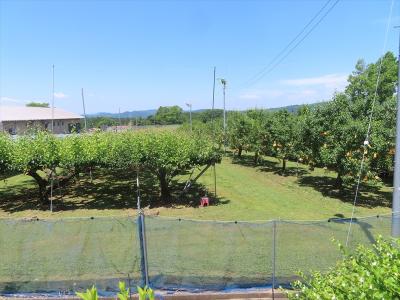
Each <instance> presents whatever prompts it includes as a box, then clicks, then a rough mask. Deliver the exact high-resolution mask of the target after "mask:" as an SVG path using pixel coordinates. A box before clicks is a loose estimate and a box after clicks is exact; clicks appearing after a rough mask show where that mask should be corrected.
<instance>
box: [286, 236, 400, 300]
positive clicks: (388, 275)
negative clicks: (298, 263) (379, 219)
mask: <svg viewBox="0 0 400 300" xmlns="http://www.w3.org/2000/svg"><path fill="white" fill-rule="evenodd" d="M340 247H341V249H342V251H343V252H344V254H345V259H344V260H343V261H341V262H340V263H338V264H337V265H336V267H334V268H333V269H332V270H330V272H328V273H327V274H321V273H319V272H316V273H314V274H313V275H312V276H311V278H309V279H306V278H305V277H304V276H303V279H304V282H300V281H297V282H295V283H294V284H293V287H294V288H295V289H296V290H297V291H298V292H295V293H289V294H288V296H289V299H308V300H310V299H311V300H312V299H329V300H332V299H335V300H341V299H368V300H370V299H384V300H395V299H400V240H391V241H385V240H383V239H381V238H379V239H378V241H377V242H376V244H375V245H374V246H373V248H368V247H365V246H359V247H358V248H357V249H356V251H355V252H354V253H353V254H348V253H346V251H345V250H344V248H343V247H342V246H340Z"/></svg>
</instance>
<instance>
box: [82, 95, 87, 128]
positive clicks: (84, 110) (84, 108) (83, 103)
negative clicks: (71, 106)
mask: <svg viewBox="0 0 400 300" xmlns="http://www.w3.org/2000/svg"><path fill="white" fill-rule="evenodd" d="M82 105H83V116H84V117H85V131H87V120H86V107H85V97H84V96H83V88H82Z"/></svg>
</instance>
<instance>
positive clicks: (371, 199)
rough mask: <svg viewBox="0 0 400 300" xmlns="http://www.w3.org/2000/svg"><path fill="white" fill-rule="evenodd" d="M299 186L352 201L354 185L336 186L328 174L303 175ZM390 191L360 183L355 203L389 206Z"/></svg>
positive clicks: (365, 205) (327, 195) (369, 205)
mask: <svg viewBox="0 0 400 300" xmlns="http://www.w3.org/2000/svg"><path fill="white" fill-rule="evenodd" d="M298 184H299V185H300V186H307V187H312V188H314V189H315V190H316V191H318V192H320V193H321V194H322V195H323V196H326V197H331V198H336V199H339V200H341V201H343V202H348V203H351V204H352V203H353V202H354V195H355V187H354V186H343V188H342V189H339V188H338V187H337V186H336V179H335V178H333V177H328V176H303V177H300V178H299V179H298ZM391 197H392V193H391V192H390V191H382V190H381V189H380V187H379V186H375V185H369V184H365V183H361V184H360V190H359V195H358V198H357V205H358V206H363V207H368V208H372V207H377V206H387V207H389V206H391Z"/></svg>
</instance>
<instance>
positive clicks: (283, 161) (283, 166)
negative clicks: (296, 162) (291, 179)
mask: <svg viewBox="0 0 400 300" xmlns="http://www.w3.org/2000/svg"><path fill="white" fill-rule="evenodd" d="M285 171H286V158H282V172H283V173H284V172H285Z"/></svg>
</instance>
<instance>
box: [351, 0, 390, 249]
mask: <svg viewBox="0 0 400 300" xmlns="http://www.w3.org/2000/svg"><path fill="white" fill-rule="evenodd" d="M393 4H394V0H392V2H391V5H390V11H389V17H388V21H387V24H386V32H385V39H384V42H383V48H382V55H381V57H380V61H379V68H378V76H377V78H376V84H375V92H374V98H373V100H372V106H371V112H370V115H369V120H368V129H367V135H366V137H365V141H364V151H363V156H362V159H361V164H360V170H359V173H358V179H357V186H356V192H355V195H354V201H353V209H352V212H351V218H350V223H349V230H348V231H347V238H346V247H347V245H348V243H349V239H350V232H351V225H352V224H353V218H354V213H355V209H356V203H357V199H358V194H359V191H360V182H361V176H362V171H363V169H364V161H365V152H366V149H367V148H368V145H369V137H370V134H371V124H372V117H373V114H374V108H375V102H376V97H377V95H378V86H379V81H380V79H381V73H382V63H383V56H384V55H385V51H386V45H387V40H388V35H389V27H390V23H391V21H392V11H393Z"/></svg>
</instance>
